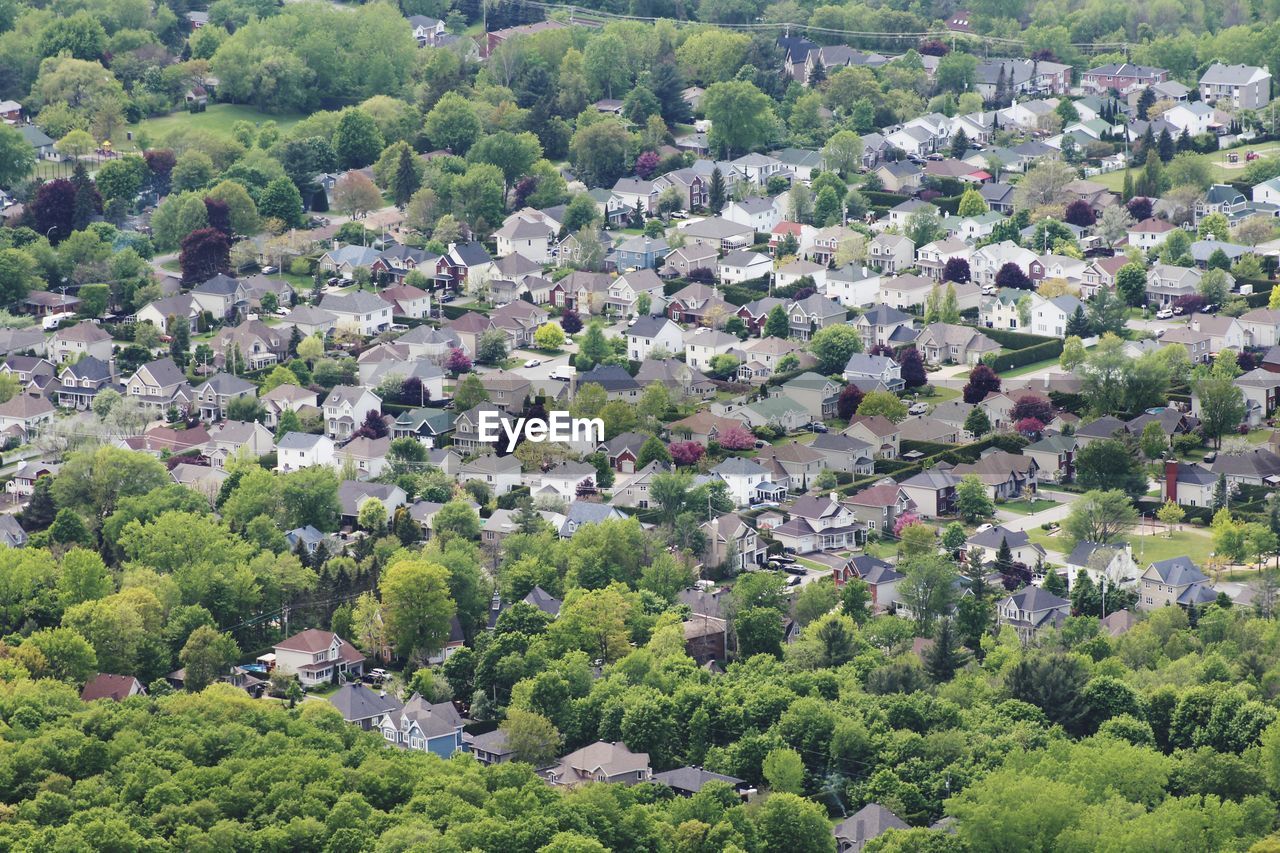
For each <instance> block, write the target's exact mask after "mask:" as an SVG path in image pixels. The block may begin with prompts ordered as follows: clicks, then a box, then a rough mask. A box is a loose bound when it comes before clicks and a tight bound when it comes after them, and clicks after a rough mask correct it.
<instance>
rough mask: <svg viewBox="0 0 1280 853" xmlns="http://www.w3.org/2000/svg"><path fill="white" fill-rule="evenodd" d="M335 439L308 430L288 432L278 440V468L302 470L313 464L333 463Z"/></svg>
mask: <svg viewBox="0 0 1280 853" xmlns="http://www.w3.org/2000/svg"><path fill="white" fill-rule="evenodd" d="M335 446H336V445H334V443H333V439H332V438H329V436H327V435H312V434H311V433H308V432H288V433H285V434H284V435H282V436H280V439H279V441H277V442H276V470H277V471H281V472H284V473H288V472H290V471H300V470H302V469H303V468H310V467H311V466H313V465H333V460H334V448H335Z"/></svg>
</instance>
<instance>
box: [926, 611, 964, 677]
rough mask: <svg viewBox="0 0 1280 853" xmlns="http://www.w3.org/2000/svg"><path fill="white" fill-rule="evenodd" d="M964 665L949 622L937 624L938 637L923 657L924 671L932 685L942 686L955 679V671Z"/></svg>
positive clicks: (944, 620) (947, 620)
mask: <svg viewBox="0 0 1280 853" xmlns="http://www.w3.org/2000/svg"><path fill="white" fill-rule="evenodd" d="M963 665H964V653H963V652H961V651H960V650H959V649H957V648H956V638H955V635H954V634H953V633H952V631H951V620H950V619H942V620H939V622H938V635H937V636H936V637H935V638H934V640H933V645H932V646H931V647H930V648H929V650H928V651H927V652H925V655H924V671H925V674H926V675H928V676H929V680H930V681H932V682H933V683H934V684H942V683H944V682H947V681H950V680H951V679H952V678H954V677H955V674H956V670H958V669H959V668H960V667H961V666H963Z"/></svg>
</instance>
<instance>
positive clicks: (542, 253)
mask: <svg viewBox="0 0 1280 853" xmlns="http://www.w3.org/2000/svg"><path fill="white" fill-rule="evenodd" d="M493 239H494V244H495V248H496V249H497V253H498V257H500V258H505V257H506V256H507V255H511V254H516V253H518V254H521V255H523V256H524V257H526V258H528V259H529V260H531V261H536V262H537V263H540V264H546V263H550V262H551V246H552V244H554V243H555V239H556V232H555V230H554V229H552V228H551V226H549V225H548V224H547V223H546V222H543V221H541V220H533V219H529V218H526V217H524V216H521V215H520V214H519V213H513V214H511V215H510V216H508V217H507V220H506V222H504V223H503V225H502V227H501V228H499V229H498V230H497V231H495V232H493Z"/></svg>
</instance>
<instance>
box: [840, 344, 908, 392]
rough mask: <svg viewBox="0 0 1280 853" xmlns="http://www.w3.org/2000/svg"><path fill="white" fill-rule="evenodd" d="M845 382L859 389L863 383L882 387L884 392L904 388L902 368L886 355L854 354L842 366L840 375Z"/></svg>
mask: <svg viewBox="0 0 1280 853" xmlns="http://www.w3.org/2000/svg"><path fill="white" fill-rule="evenodd" d="M841 375H842V376H843V377H844V379H845V381H846V382H852V383H854V384H855V385H857V386H858V387H859V388H861V387H863V384H864V383H868V384H871V385H876V384H877V383H878V385H883V386H884V390H887V391H893V392H898V391H901V390H902V389H903V387H904V384H903V381H902V367H901V366H900V365H899V364H898V363H897V362H896V361H894V360H893V359H892V358H890V357H889V356H887V355H866V354H865V353H854V354H853V355H851V356H849V361H848V362H847V363H846V364H845V366H844V372H843V373H842V374H841Z"/></svg>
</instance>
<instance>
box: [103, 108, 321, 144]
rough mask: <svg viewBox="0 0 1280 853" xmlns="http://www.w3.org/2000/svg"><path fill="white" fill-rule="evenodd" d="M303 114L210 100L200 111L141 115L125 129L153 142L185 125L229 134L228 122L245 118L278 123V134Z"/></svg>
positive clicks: (295, 122)
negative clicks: (209, 104)
mask: <svg viewBox="0 0 1280 853" xmlns="http://www.w3.org/2000/svg"><path fill="white" fill-rule="evenodd" d="M303 118H304V117H303V116H302V115H301V114H286V115H270V114H268V113H264V112H259V111H258V110H255V109H254V108H253V107H246V106H241V105H239V104H212V105H211V106H210V107H209V109H207V110H205V111H204V112H202V113H188V112H186V111H180V112H176V113H170V114H169V115H167V116H159V117H157V118H148V119H143V120H142V121H140V122H138V123H137V124H135V125H130V126H129V128H128V129H129V130H130V131H132V132H133V135H134V138H135V139H136V138H137V136H138V134H139V133H145V134H146V135H147V136H148V137H149V138H150V139H151V142H152V143H153V144H154V143H155V142H158V141H160V139H161V138H162V137H163V136H164V135H165V134H166V133H169V132H170V131H172V130H177V129H179V128H186V127H192V128H196V129H197V130H208V131H212V132H214V133H218V134H221V135H223V136H231V126H232V125H233V124H235V123H236V122H238V121H247V122H252V123H253V124H262V123H263V122H266V121H274V122H275V123H276V124H277V125H278V126H279V128H280V133H281V135H283V134H284V133H286V132H287V131H288V130H289V129H290V128H292V127H293V126H294V125H295V124H297V123H298V122H299V121H301V120H302V119H303ZM117 147H118V148H126V147H135V146H131V145H129V144H128V143H127V142H125V141H123V140H122V141H121V142H120V144H119V145H117Z"/></svg>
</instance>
